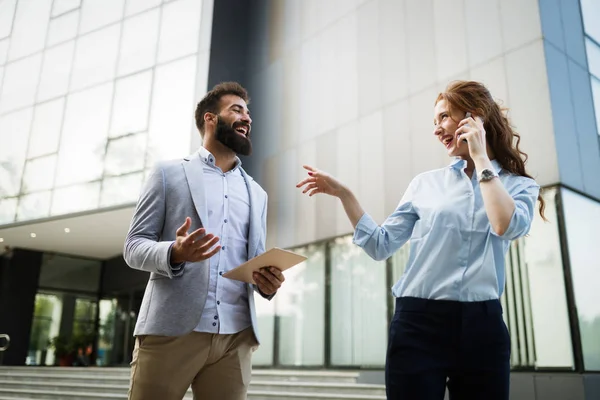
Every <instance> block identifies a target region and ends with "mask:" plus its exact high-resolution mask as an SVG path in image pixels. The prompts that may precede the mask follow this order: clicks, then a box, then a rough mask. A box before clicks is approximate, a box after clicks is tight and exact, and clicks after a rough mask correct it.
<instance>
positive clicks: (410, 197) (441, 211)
mask: <svg viewBox="0 0 600 400" xmlns="http://www.w3.org/2000/svg"><path fill="white" fill-rule="evenodd" d="M492 164H493V166H494V169H495V170H496V172H498V173H499V175H500V178H499V179H500V180H501V181H502V183H503V184H504V187H505V188H506V190H507V191H508V193H509V194H510V195H511V197H512V198H513V199H514V202H515V211H514V214H513V216H512V219H511V221H510V224H509V226H508V229H507V230H506V232H504V234H503V235H498V234H496V233H495V232H494V231H493V229H492V227H491V225H490V223H489V220H488V217H487V214H486V212H485V207H484V203H483V198H482V196H481V190H480V188H479V182H478V181H477V173H476V172H475V173H473V178H471V179H470V178H469V177H468V176H467V174H466V173H465V172H464V169H465V167H466V161H465V160H460V159H455V160H454V162H452V164H451V165H450V166H448V167H446V168H442V169H437V170H433V171H429V172H425V173H423V174H420V175H418V176H417V177H416V178H415V179H413V181H412V182H411V183H410V185H409V186H408V189H407V190H406V193H405V194H404V196H403V198H402V200H401V201H400V204H399V205H398V207H397V208H396V210H395V211H394V212H393V213H392V215H390V216H389V217H388V218H387V219H386V220H385V222H384V223H383V224H382V225H381V226H378V225H377V223H375V222H374V221H373V219H372V218H371V217H370V216H369V215H368V214H366V213H365V214H364V215H363V216H362V217H361V219H360V220H359V222H358V224H357V226H356V229H355V231H354V238H353V241H354V243H355V244H357V245H358V246H360V247H362V248H363V249H364V250H365V251H366V252H367V254H368V255H369V256H371V257H372V258H374V259H376V260H384V259H386V258H388V257H389V256H391V255H392V254H393V253H394V252H396V251H397V250H398V249H399V248H400V247H401V246H402V245H404V244H405V243H406V242H407V241H408V240H409V239H410V256H409V260H408V263H407V265H406V269H405V272H404V274H403V275H402V277H401V278H400V280H399V281H398V282H397V283H396V284H395V285H394V286H393V288H392V293H393V294H394V296H396V297H420V298H425V299H438V300H455V301H485V300H491V299H498V298H500V296H501V295H502V292H503V290H504V284H505V271H504V257H505V255H506V253H507V251H508V248H509V246H510V241H511V240H513V239H516V238H518V237H521V236H523V235H525V234H527V232H529V228H530V227H531V221H532V219H533V214H534V212H535V210H534V209H535V204H536V199H537V197H538V193H539V189H540V188H539V185H538V184H537V183H536V182H535V181H534V180H533V179H530V178H526V177H522V176H517V175H513V174H511V173H510V172H508V171H505V170H503V169H502V167H501V166H500V164H499V163H498V162H497V161H496V160H493V161H492ZM482 184H483V185H485V183H482Z"/></svg>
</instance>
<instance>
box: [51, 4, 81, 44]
mask: <svg viewBox="0 0 600 400" xmlns="http://www.w3.org/2000/svg"><path fill="white" fill-rule="evenodd" d="M54 4H56V3H54ZM78 24H79V11H75V12H70V13H68V14H65V15H61V16H60V17H58V18H54V19H53V20H51V21H50V27H49V28H48V44H47V45H46V46H47V47H49V46H54V45H55V44H58V43H61V42H65V41H67V40H70V39H73V38H75V36H77V25H78Z"/></svg>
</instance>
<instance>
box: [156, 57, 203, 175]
mask: <svg viewBox="0 0 600 400" xmlns="http://www.w3.org/2000/svg"><path fill="white" fill-rule="evenodd" d="M195 81H196V57H195V56H194V57H188V58H185V59H183V60H179V61H175V62H173V63H170V64H167V65H164V66H160V67H158V68H157V69H156V75H155V78H154V90H153V93H152V106H151V112H150V130H149V140H150V141H149V146H148V158H149V160H148V162H149V164H148V165H152V164H153V163H154V162H155V161H156V160H164V159H170V158H176V157H183V156H185V155H187V154H188V152H189V151H190V132H191V130H192V126H193V124H194V118H193V115H194V106H195V105H194V88H195Z"/></svg>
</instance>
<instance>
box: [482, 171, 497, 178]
mask: <svg viewBox="0 0 600 400" xmlns="http://www.w3.org/2000/svg"><path fill="white" fill-rule="evenodd" d="M494 176H496V174H494V172H492V171H490V170H489V169H484V170H483V171H481V180H482V181H487V180H490V179H492V178H493V177H494Z"/></svg>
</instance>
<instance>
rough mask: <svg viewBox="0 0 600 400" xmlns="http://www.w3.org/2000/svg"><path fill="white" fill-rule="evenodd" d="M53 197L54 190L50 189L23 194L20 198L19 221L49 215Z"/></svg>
mask: <svg viewBox="0 0 600 400" xmlns="http://www.w3.org/2000/svg"><path fill="white" fill-rule="evenodd" d="M51 198H52V192H51V191H50V190H48V191H46V192H39V193H32V194H28V195H25V196H22V197H21V199H20V200H19V209H18V211H17V221H27V220H32V219H38V218H45V217H47V216H48V215H49V213H50V200H51Z"/></svg>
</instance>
